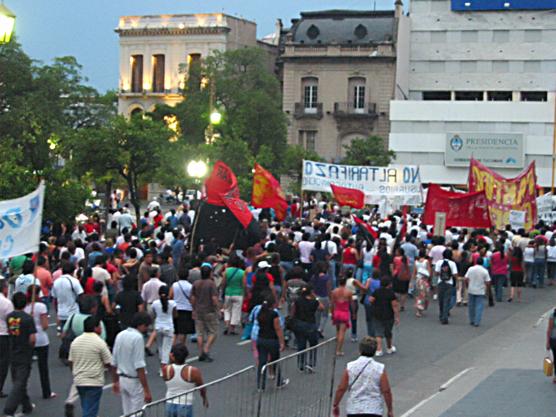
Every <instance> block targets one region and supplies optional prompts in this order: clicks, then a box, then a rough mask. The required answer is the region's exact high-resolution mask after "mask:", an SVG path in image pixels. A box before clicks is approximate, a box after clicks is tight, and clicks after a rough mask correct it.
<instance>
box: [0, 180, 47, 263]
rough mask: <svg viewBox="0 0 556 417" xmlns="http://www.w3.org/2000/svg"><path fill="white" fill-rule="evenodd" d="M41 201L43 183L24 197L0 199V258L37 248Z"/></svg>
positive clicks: (34, 250)
mask: <svg viewBox="0 0 556 417" xmlns="http://www.w3.org/2000/svg"><path fill="white" fill-rule="evenodd" d="M43 203H44V184H43V183H41V184H40V185H39V187H38V188H37V189H36V190H35V191H33V192H32V193H31V194H27V195H26V196H24V197H20V198H16V199H14V200H4V201H0V258H11V257H12V256H17V255H24V254H26V253H30V252H36V251H37V250H38V248H39V241H40V236H41V223H42V208H43Z"/></svg>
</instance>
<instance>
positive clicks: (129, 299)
mask: <svg viewBox="0 0 556 417" xmlns="http://www.w3.org/2000/svg"><path fill="white" fill-rule="evenodd" d="M123 286H124V290H123V291H120V292H119V293H118V294H116V299H115V302H116V305H117V306H118V307H119V314H118V317H119V319H120V324H121V326H122V328H123V329H124V330H125V329H127V328H128V327H130V326H131V322H132V321H133V317H134V316H135V313H137V312H139V311H143V310H144V308H145V305H144V301H143V298H142V297H141V294H139V291H137V290H136V289H135V281H134V280H133V279H132V278H130V277H126V278H125V279H124V280H123Z"/></svg>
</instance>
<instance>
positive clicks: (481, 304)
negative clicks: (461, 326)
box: [467, 294, 486, 326]
mask: <svg viewBox="0 0 556 417" xmlns="http://www.w3.org/2000/svg"><path fill="white" fill-rule="evenodd" d="M485 298H486V297H485V296H484V295H474V294H469V303H468V304H467V308H468V312H469V322H470V323H471V324H473V325H475V326H478V325H479V324H480V323H481V318H482V317H483V310H484V308H485Z"/></svg>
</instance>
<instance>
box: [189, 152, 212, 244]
mask: <svg viewBox="0 0 556 417" xmlns="http://www.w3.org/2000/svg"><path fill="white" fill-rule="evenodd" d="M207 171H208V167H207V164H206V163H205V162H203V161H201V160H199V161H195V160H193V161H190V162H189V163H188V164H187V175H189V176H190V177H191V178H194V179H195V184H196V185H197V184H198V182H199V181H200V180H201V178H203V177H204V176H205V175H206V174H207ZM195 198H197V189H195ZM202 207H203V202H202V201H201V202H200V203H199V204H198V205H197V209H196V210H195V218H194V219H193V230H192V231H191V241H190V242H189V254H192V253H193V249H194V248H195V232H196V231H197V223H198V220H199V215H200V214H201V208H202Z"/></svg>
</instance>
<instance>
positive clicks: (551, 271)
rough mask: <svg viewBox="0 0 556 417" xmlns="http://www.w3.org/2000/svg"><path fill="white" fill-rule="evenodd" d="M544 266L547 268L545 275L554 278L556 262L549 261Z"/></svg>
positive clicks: (555, 275) (550, 278)
mask: <svg viewBox="0 0 556 417" xmlns="http://www.w3.org/2000/svg"><path fill="white" fill-rule="evenodd" d="M546 268H547V271H546V277H547V278H548V279H549V280H551V281H552V280H554V279H555V278H556V262H550V261H549V262H548V263H547V264H546Z"/></svg>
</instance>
